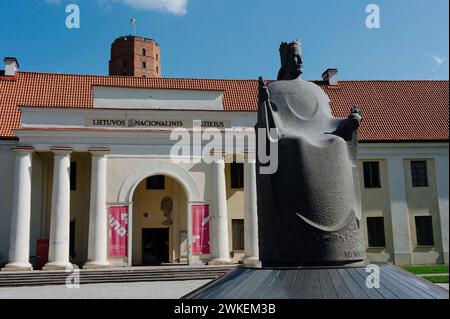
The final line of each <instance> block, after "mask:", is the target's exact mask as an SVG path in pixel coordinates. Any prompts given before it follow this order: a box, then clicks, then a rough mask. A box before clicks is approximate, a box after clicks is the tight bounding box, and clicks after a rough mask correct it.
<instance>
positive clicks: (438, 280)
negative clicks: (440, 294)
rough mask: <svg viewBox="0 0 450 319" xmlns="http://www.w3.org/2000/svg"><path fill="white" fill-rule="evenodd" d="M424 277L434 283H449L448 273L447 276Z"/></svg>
mask: <svg viewBox="0 0 450 319" xmlns="http://www.w3.org/2000/svg"><path fill="white" fill-rule="evenodd" d="M422 278H423V279H426V280H428V281H431V282H432V283H434V284H448V275H447V276H444V275H442V276H424V277H422Z"/></svg>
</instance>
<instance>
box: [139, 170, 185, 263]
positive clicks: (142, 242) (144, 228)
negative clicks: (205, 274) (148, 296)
mask: <svg viewBox="0 0 450 319" xmlns="http://www.w3.org/2000/svg"><path fill="white" fill-rule="evenodd" d="M132 200H133V212H132V214H133V216H132V227H133V237H132V249H133V252H132V264H133V265H160V264H165V263H180V264H187V262H188V248H187V247H188V235H187V234H188V228H187V225H188V221H187V211H188V198H187V195H186V192H185V190H184V188H183V186H182V185H181V184H180V183H179V182H178V181H177V180H175V179H174V178H172V177H170V176H168V175H152V176H148V177H147V178H144V179H143V180H142V181H141V182H140V183H139V184H138V185H137V187H136V189H135V190H134V192H133V198H132Z"/></svg>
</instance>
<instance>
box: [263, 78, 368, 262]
mask: <svg viewBox="0 0 450 319" xmlns="http://www.w3.org/2000/svg"><path fill="white" fill-rule="evenodd" d="M268 89H269V93H270V102H271V105H270V107H266V108H265V110H262V111H263V113H265V115H264V114H262V113H261V109H260V113H259V114H260V116H259V120H258V125H257V127H264V126H265V127H268V126H275V127H276V128H277V129H278V138H279V142H278V152H279V154H278V170H277V172H276V173H275V174H272V175H261V174H258V177H257V185H258V215H259V227H260V233H266V234H267V233H271V234H273V236H272V237H271V238H266V236H262V238H260V259H261V261H262V262H263V264H265V265H286V266H289V265H322V264H323V265H325V264H327V265H328V264H347V263H352V262H357V261H361V260H362V259H363V258H364V244H363V240H362V238H361V231H360V226H361V225H360V219H361V207H360V194H359V180H358V173H357V161H356V143H357V142H356V138H355V137H356V134H353V138H352V136H350V138H349V137H348V136H345V134H340V133H341V132H344V133H345V129H343V128H345V124H346V121H347V119H337V118H334V117H333V116H332V114H331V109H330V100H329V98H328V96H327V95H326V94H325V92H324V91H323V90H322V89H321V88H320V87H319V86H317V85H315V84H314V83H311V82H307V81H303V80H300V79H299V80H291V81H275V82H272V83H270V84H269V85H268ZM266 105H267V104H266ZM262 108H263V109H264V104H262ZM261 115H262V116H261ZM261 118H263V119H262V120H261ZM267 122H268V123H267ZM262 124H263V125H262ZM339 135H341V136H339ZM347 135H348V134H347ZM345 139H348V140H347V141H346V140H345ZM259 166H260V165H258V168H259Z"/></svg>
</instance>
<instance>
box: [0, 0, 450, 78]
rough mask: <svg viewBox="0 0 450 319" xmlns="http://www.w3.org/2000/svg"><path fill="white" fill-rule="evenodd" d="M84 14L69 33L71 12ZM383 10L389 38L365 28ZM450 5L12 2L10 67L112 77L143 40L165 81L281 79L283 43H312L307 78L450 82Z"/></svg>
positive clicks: (0, 25)
mask: <svg viewBox="0 0 450 319" xmlns="http://www.w3.org/2000/svg"><path fill="white" fill-rule="evenodd" d="M70 3H75V4H77V5H78V6H79V8H80V17H81V25H80V28H79V29H67V28H66V26H65V20H66V17H67V15H68V14H67V13H66V12H65V8H66V6H67V5H68V4H70ZM370 3H375V4H377V5H378V6H379V8H380V22H381V28H379V29H368V28H367V27H366V25H365V21H366V17H367V15H368V13H366V12H365V9H366V6H367V5H368V4H370ZM448 6H449V2H448V0H395V1H392V0H367V1H362V0H339V1H336V0H321V1H317V0H315V1H300V0H280V1H275V0H20V1H12V0H9V1H7V0H2V1H1V2H0V12H1V13H2V18H1V19H0V39H1V40H0V57H4V56H15V57H17V58H18V59H19V62H20V67H21V70H24V71H39V72H60V73H80V74H99V75H106V74H107V72H108V60H109V50H110V45H111V43H112V42H113V40H114V39H115V38H116V37H118V36H121V35H125V34H130V33H133V26H132V25H131V24H130V23H129V19H130V17H134V18H136V19H137V22H138V25H137V33H138V35H141V36H145V37H150V38H154V39H155V40H157V41H158V43H159V44H160V45H161V48H162V53H161V57H162V64H163V65H162V71H163V76H164V77H194V78H226V79H254V78H257V77H258V76H259V75H263V76H264V77H265V78H267V79H273V78H275V77H276V74H277V72H278V68H279V56H278V46H279V44H280V42H281V41H282V40H294V39H296V38H299V39H300V40H301V41H302V43H303V52H304V63H305V65H304V75H303V78H305V79H308V80H315V79H320V76H321V73H322V71H324V70H325V69H326V68H327V67H337V68H339V72H340V78H341V79H346V80H361V79H387V80H390V79H426V80H428V79H445V80H447V79H448V77H449V67H448V60H449V51H448V50H449V43H448V41H449V40H448V39H449V34H448V33H449V19H448V10H449V8H448Z"/></svg>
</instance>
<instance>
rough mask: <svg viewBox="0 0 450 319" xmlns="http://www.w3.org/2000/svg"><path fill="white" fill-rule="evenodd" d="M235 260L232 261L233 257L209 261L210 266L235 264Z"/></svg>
mask: <svg viewBox="0 0 450 319" xmlns="http://www.w3.org/2000/svg"><path fill="white" fill-rule="evenodd" d="M234 264H236V263H235V262H233V261H231V259H213V260H210V261H208V265H209V266H220V265H234Z"/></svg>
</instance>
